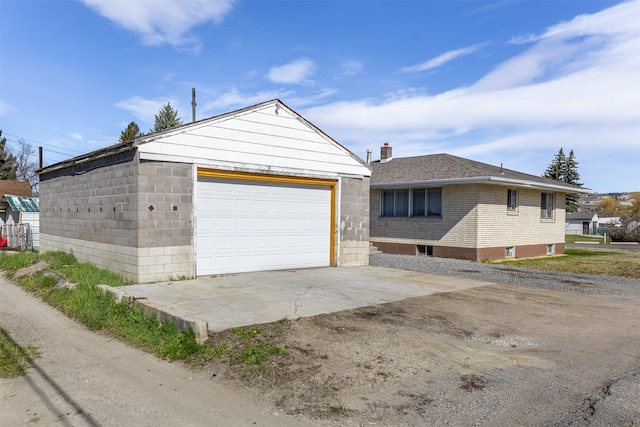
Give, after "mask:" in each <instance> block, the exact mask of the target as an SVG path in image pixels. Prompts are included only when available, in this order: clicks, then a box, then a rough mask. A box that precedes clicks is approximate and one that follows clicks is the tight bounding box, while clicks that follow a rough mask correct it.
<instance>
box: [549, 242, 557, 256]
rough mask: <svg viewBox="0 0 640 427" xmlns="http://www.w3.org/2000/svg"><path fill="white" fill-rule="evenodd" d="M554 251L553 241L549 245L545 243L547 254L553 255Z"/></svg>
mask: <svg viewBox="0 0 640 427" xmlns="http://www.w3.org/2000/svg"><path fill="white" fill-rule="evenodd" d="M555 253H556V245H554V244H553V243H552V244H550V245H547V255H553V254H555Z"/></svg>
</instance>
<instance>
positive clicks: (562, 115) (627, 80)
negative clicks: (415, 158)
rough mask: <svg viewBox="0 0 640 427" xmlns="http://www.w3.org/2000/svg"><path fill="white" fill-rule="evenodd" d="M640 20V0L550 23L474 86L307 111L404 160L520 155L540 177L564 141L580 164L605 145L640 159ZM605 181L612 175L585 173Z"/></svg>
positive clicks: (358, 143) (340, 132) (355, 140)
mask: <svg viewBox="0 0 640 427" xmlns="http://www.w3.org/2000/svg"><path fill="white" fill-rule="evenodd" d="M638 17H640V2H639V1H635V2H631V3H622V4H620V5H618V6H614V7H612V8H610V9H606V10H604V11H601V12H599V13H594V14H592V15H582V16H578V17H576V18H575V19H574V20H571V21H568V22H564V23H562V24H559V25H557V26H554V27H550V28H549V29H548V30H547V31H546V32H545V33H544V34H543V35H541V36H535V37H533V38H532V39H531V40H532V44H531V46H529V47H528V48H527V49H525V50H524V51H522V52H521V53H519V54H517V55H516V56H514V57H512V58H510V59H509V60H507V61H504V62H503V63H501V64H498V65H497V66H495V68H494V69H493V70H491V71H490V72H489V73H487V74H486V75H485V76H484V77H482V78H480V79H479V80H478V81H477V82H476V83H475V84H473V85H471V86H469V87H459V88H455V89H452V90H449V91H447V92H442V93H437V94H427V93H424V91H422V90H415V91H408V92H400V93H399V94H398V96H389V95H388V94H385V95H384V96H381V97H378V98H369V99H361V100H354V101H341V102H333V103H330V104H325V105H322V106H317V107H314V108H310V109H308V110H306V111H305V112H304V113H303V115H304V116H305V117H307V118H309V119H310V120H311V121H313V122H314V123H316V124H318V125H319V126H320V127H321V128H323V129H324V130H325V131H327V132H328V133H329V134H330V135H332V136H333V137H335V138H336V139H337V140H338V141H340V142H342V143H344V144H348V145H349V146H350V147H352V148H353V149H354V150H355V151H356V152H358V153H360V154H363V153H364V152H365V150H366V149H367V148H375V147H376V146H379V145H380V144H381V143H382V142H385V141H388V142H391V143H392V144H394V143H395V144H394V145H395V149H394V154H395V155H396V156H397V157H404V156H410V155H421V154H428V153H431V152H436V151H437V152H443V151H445V152H450V153H454V154H456V153H457V154H459V155H463V156H470V157H471V158H476V159H478V160H481V161H489V162H490V163H491V161H490V160H491V159H494V160H497V161H498V163H499V162H500V161H503V160H506V159H515V158H522V161H521V163H516V166H518V167H520V170H523V171H525V172H529V173H542V171H543V170H544V168H545V167H546V164H548V162H549V161H550V160H551V158H552V156H553V154H554V153H555V152H557V150H558V149H559V148H560V147H564V148H565V149H566V150H569V149H572V148H573V149H575V150H576V155H577V157H578V160H579V161H580V159H581V158H584V159H585V162H584V163H583V164H582V166H584V165H585V164H596V161H595V160H592V156H595V155H597V154H596V153H602V152H603V150H604V151H611V150H615V151H617V152H620V155H621V156H625V157H627V158H634V157H635V158H639V157H640V146H638V135H640V97H639V96H638V93H639V89H640V55H638V52H637V46H639V45H640V27H637V25H634V22H635V23H636V24H637V19H638ZM436 59H437V58H436ZM444 59H446V58H440V60H438V61H436V60H435V59H434V60H432V61H433V62H431V64H430V65H435V64H436V63H441V62H442V61H443V60H444ZM428 63H429V62H427V63H425V64H422V65H424V66H425V67H426V65H428ZM536 161H538V162H542V164H538V163H536ZM493 163H495V162H493ZM510 167H511V168H512V169H518V167H512V166H510ZM536 171H538V172H536ZM637 173H638V169H637V167H636V174H637ZM585 175H586V174H585ZM587 178H589V179H591V183H589V182H588V181H587ZM604 179H611V180H612V182H613V180H614V179H615V178H605V177H603V176H602V174H595V173H592V175H591V176H589V177H587V176H585V177H583V180H584V181H585V182H587V184H591V185H593V181H594V180H599V181H603V180H604ZM588 186H589V185H587V187H588ZM612 191H613V189H612Z"/></svg>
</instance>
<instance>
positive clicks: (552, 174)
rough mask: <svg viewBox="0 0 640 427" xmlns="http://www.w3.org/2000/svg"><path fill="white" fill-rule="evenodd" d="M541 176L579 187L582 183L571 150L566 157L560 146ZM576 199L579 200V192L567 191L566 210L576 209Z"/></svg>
mask: <svg viewBox="0 0 640 427" xmlns="http://www.w3.org/2000/svg"><path fill="white" fill-rule="evenodd" d="M543 176H544V177H545V178H549V179H553V180H555V181H560V182H564V183H565V184H572V185H577V186H579V187H581V186H582V183H581V182H579V180H580V174H579V173H578V161H577V160H576V159H575V155H574V153H573V150H571V151H570V152H569V157H568V158H567V157H566V156H565V155H564V151H563V150H562V148H560V151H558V154H556V155H555V156H554V157H553V161H552V162H551V164H550V165H549V166H547V169H546V170H545V171H544V175H543ZM578 200H580V194H579V193H567V195H566V205H567V206H566V209H567V212H577V211H578Z"/></svg>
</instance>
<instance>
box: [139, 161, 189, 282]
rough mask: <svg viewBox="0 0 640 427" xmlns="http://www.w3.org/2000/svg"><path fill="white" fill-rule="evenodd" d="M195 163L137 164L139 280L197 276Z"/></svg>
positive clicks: (142, 162) (148, 162)
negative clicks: (194, 243) (194, 203)
mask: <svg viewBox="0 0 640 427" xmlns="http://www.w3.org/2000/svg"><path fill="white" fill-rule="evenodd" d="M193 177H194V170H193V165H191V164H186V163H168V162H158V161H146V160H142V161H141V162H140V164H139V165H138V194H137V197H138V205H139V211H138V233H139V240H138V247H139V248H140V259H139V264H140V265H139V271H138V275H139V281H141V282H153V281H160V280H171V279H173V278H190V277H194V276H195V270H194V261H193V239H194V237H193V188H194V182H193V179H194V178H193Z"/></svg>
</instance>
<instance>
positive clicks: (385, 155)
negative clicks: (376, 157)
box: [380, 142, 392, 163]
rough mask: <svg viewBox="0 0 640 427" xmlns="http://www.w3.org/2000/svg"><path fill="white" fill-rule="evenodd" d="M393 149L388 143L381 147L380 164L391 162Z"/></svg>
mask: <svg viewBox="0 0 640 427" xmlns="http://www.w3.org/2000/svg"><path fill="white" fill-rule="evenodd" d="M391 159H392V157H391V147H390V146H389V143H388V142H385V143H384V145H383V146H382V147H380V163H386V162H389V161H391Z"/></svg>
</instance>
